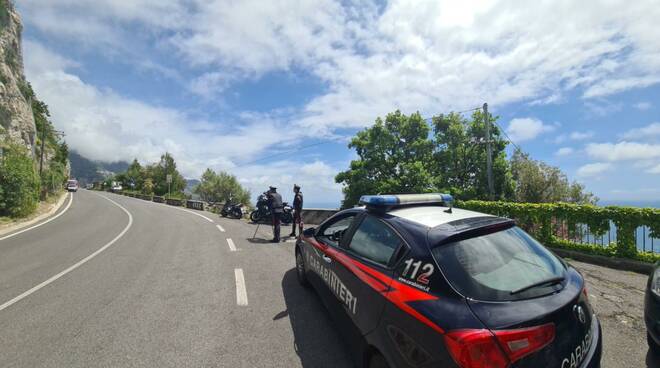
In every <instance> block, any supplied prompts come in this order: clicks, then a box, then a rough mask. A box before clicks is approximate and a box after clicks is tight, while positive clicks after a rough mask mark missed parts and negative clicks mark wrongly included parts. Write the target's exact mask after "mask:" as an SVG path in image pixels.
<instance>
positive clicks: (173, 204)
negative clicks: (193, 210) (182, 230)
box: [165, 198, 183, 207]
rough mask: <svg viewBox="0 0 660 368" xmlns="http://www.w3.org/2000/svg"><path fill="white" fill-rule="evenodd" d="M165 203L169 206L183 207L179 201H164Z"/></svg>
mask: <svg viewBox="0 0 660 368" xmlns="http://www.w3.org/2000/svg"><path fill="white" fill-rule="evenodd" d="M165 203H167V204H169V205H170V206H179V207H181V206H182V205H183V201H182V200H181V199H169V198H168V199H166V200H165Z"/></svg>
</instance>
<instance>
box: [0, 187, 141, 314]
mask: <svg viewBox="0 0 660 368" xmlns="http://www.w3.org/2000/svg"><path fill="white" fill-rule="evenodd" d="M97 195H98V196H99V197H103V198H105V199H107V200H108V201H110V202H112V203H113V204H114V205H115V206H117V207H119V208H121V209H122V211H124V212H125V213H126V214H127V215H128V224H127V225H126V227H125V228H124V230H122V231H121V232H120V233H119V235H117V236H115V238H114V239H112V240H110V242H108V243H107V244H106V245H104V246H102V247H101V248H99V249H98V250H96V251H95V252H94V253H92V254H90V255H88V256H87V257H85V258H83V259H81V260H80V261H78V262H77V263H76V264H74V265H72V266H70V267H69V268H67V269H66V270H64V271H62V272H60V273H58V274H57V275H54V276H52V277H51V278H49V279H48V280H46V281H44V282H42V283H40V284H39V285H36V286H34V287H33V288H31V289H30V290H27V291H25V292H24V293H22V294H21V295H19V296H17V297H15V298H13V299H11V300H9V301H7V302H5V303H3V304H1V305H0V311H2V310H3V309H6V308H9V307H10V306H12V305H13V304H15V303H18V302H19V301H21V300H22V299H25V298H27V297H28V296H30V295H31V294H33V293H35V292H37V291H39V289H41V288H43V287H45V286H48V285H49V284H51V283H53V282H55V281H56V280H57V279H59V278H60V277H62V276H64V275H66V274H68V273H69V272H71V271H73V270H75V269H76V268H78V267H80V266H82V265H84V264H85V263H87V261H89V260H90V259H92V258H94V257H96V256H97V255H99V254H100V253H101V252H103V251H104V250H106V249H108V248H109V247H110V246H112V245H113V244H115V243H116V242H117V240H119V239H120V238H121V237H122V236H124V234H126V232H127V231H128V229H130V228H131V226H132V225H133V215H131V213H130V212H128V210H127V209H126V208H124V207H123V206H122V205H120V204H119V203H117V202H115V201H113V200H112V199H110V198H108V197H106V196H103V195H100V194H97Z"/></svg>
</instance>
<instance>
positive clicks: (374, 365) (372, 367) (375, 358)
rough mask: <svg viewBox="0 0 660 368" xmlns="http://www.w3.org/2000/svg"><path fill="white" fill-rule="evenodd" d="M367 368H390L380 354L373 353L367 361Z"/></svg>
mask: <svg viewBox="0 0 660 368" xmlns="http://www.w3.org/2000/svg"><path fill="white" fill-rule="evenodd" d="M369 368H390V365H389V364H387V360H385V357H384V356H383V355H382V354H380V353H374V354H373V355H372V356H371V359H369Z"/></svg>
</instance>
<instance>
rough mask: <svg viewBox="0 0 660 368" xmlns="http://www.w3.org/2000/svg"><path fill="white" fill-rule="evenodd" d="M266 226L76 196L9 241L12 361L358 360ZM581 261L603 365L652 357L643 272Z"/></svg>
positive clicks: (1, 286) (286, 363) (4, 325)
mask: <svg viewBox="0 0 660 368" xmlns="http://www.w3.org/2000/svg"><path fill="white" fill-rule="evenodd" d="M255 227H256V226H255V225H252V224H248V223H246V222H244V221H238V220H231V219H223V218H219V217H218V216H217V215H213V214H210V213H203V214H201V216H200V212H196V211H190V210H183V209H180V208H175V207H171V206H167V205H162V204H156V203H151V202H145V201H142V200H139V199H134V198H127V197H122V196H118V195H114V194H110V193H98V192H89V191H84V190H82V191H79V192H78V193H75V194H74V195H73V202H72V205H71V207H70V208H69V209H68V210H67V211H66V212H65V213H63V214H62V215H61V216H60V217H58V218H57V219H55V220H53V221H51V222H49V223H47V224H45V225H43V226H40V227H37V228H35V229H32V230H30V231H27V232H24V233H22V234H19V235H16V236H13V237H10V238H7V239H4V240H0V366H2V367H307V368H311V367H348V366H349V363H348V352H347V348H346V346H344V343H343V341H342V338H341V336H339V335H338V333H337V331H336V330H335V329H334V326H333V323H332V321H331V320H330V319H329V316H328V314H327V312H326V311H325V309H324V308H323V306H322V305H321V304H320V302H319V299H318V298H317V297H316V295H315V294H314V293H313V292H311V291H308V290H305V289H303V288H301V287H299V286H298V284H297V281H296V275H295V270H294V260H293V256H292V252H293V242H285V243H281V244H271V243H268V242H267V241H266V239H269V238H270V234H269V231H270V228H269V227H267V226H263V225H262V226H261V228H260V230H259V232H258V233H257V236H256V239H252V236H253V234H254V232H255V230H256V229H255ZM289 230H290V228H288V227H286V228H284V227H283V229H282V232H283V234H284V233H288V232H289ZM229 239H231V242H229V241H228V240H229ZM575 265H576V266H577V267H578V268H580V269H581V270H582V271H583V272H585V274H586V276H587V279H588V283H589V290H590V292H591V293H592V295H593V296H592V300H593V302H594V305H595V306H596V309H597V311H598V313H599V314H601V316H602V317H601V321H602V322H603V328H604V331H605V345H606V347H605V357H604V360H603V365H602V366H603V367H606V368H607V367H644V366H646V364H647V354H646V350H647V349H646V342H645V340H644V332H643V328H642V324H643V322H641V321H642V320H641V300H642V298H643V295H642V294H640V290H642V289H643V286H644V285H643V284H644V282H645V279H644V277H642V276H640V275H634V274H632V275H630V274H626V273H620V272H619V271H612V270H607V269H603V268H601V267H596V266H591V265H585V264H578V263H575ZM17 297H19V298H18V299H17ZM648 361H649V362H650V363H649V365H648V366H650V367H653V366H654V365H652V364H656V363H655V362H651V360H648Z"/></svg>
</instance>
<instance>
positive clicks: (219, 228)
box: [215, 225, 225, 233]
mask: <svg viewBox="0 0 660 368" xmlns="http://www.w3.org/2000/svg"><path fill="white" fill-rule="evenodd" d="M215 227H217V228H218V230H220V231H222V232H223V233H224V232H225V228H223V227H222V226H220V225H215Z"/></svg>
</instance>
